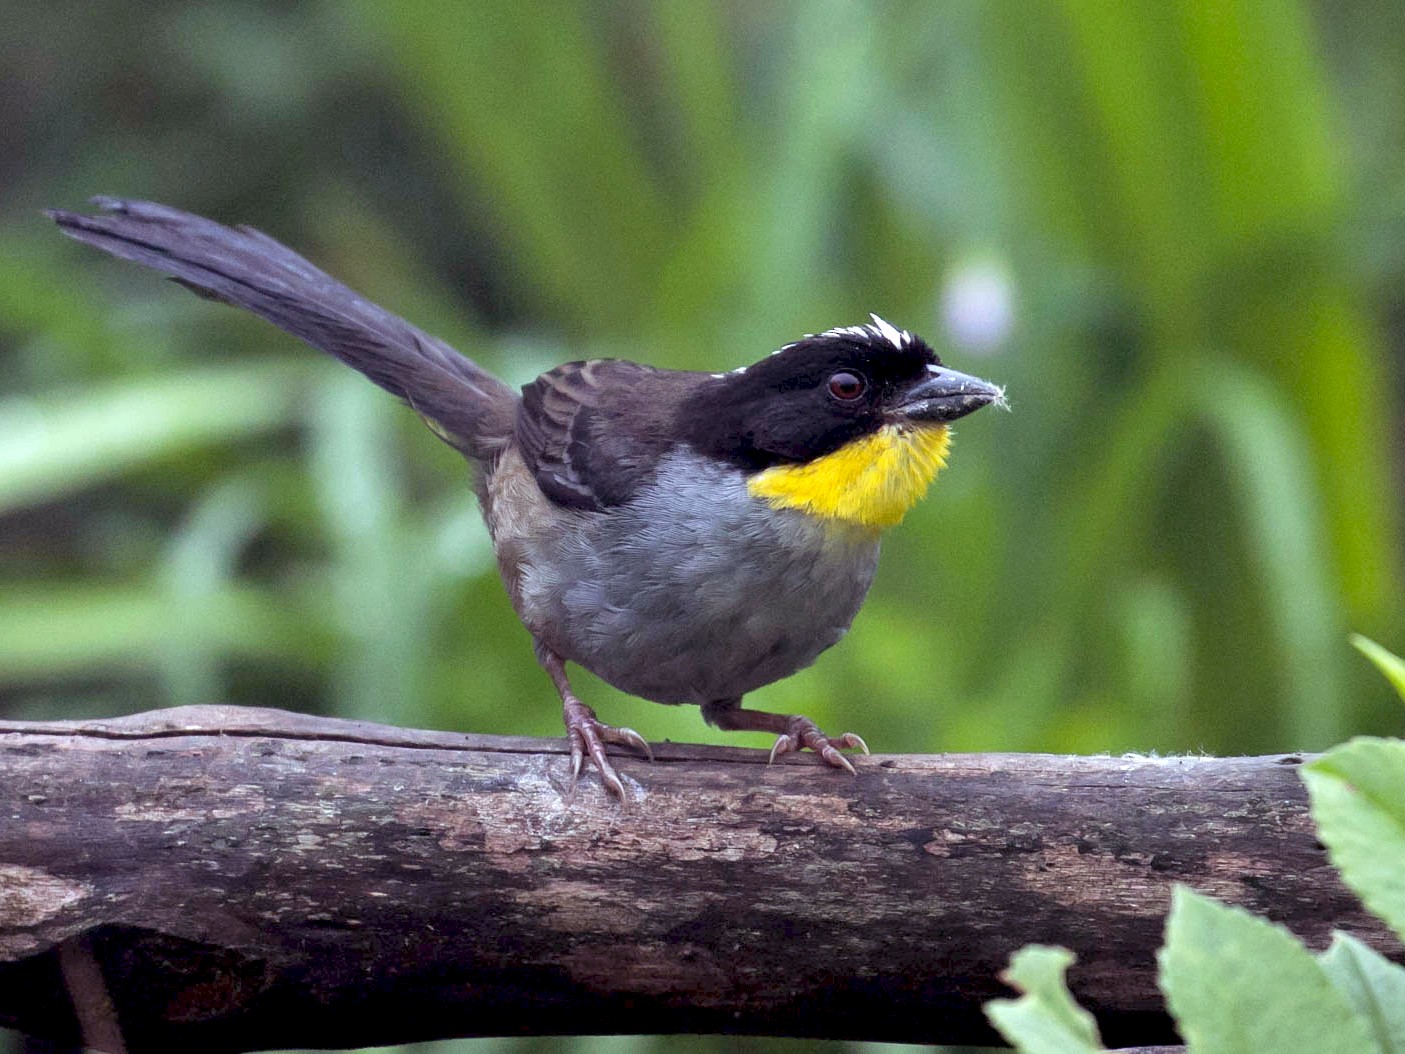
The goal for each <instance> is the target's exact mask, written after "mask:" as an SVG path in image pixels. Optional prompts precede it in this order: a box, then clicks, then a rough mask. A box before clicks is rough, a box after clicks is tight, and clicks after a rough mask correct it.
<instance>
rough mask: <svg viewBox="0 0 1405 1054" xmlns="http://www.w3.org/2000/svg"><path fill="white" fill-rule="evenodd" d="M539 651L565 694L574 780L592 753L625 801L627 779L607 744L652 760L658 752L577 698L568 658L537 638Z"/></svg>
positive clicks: (563, 711)
mask: <svg viewBox="0 0 1405 1054" xmlns="http://www.w3.org/2000/svg"><path fill="white" fill-rule="evenodd" d="M536 651H537V660H538V661H539V662H540V663H541V664H542V666H543V667H544V668H545V669H546V672H547V674H548V675H549V676H550V677H551V683H552V684H554V685H556V691H557V694H558V695H560V696H561V715H562V717H564V718H565V720H566V735H567V736H568V737H569V738H570V741H571V782H572V783H574V782H575V781H576V778H577V777H578V776H579V775H580V774H581V764H582V762H584V760H585V755H586V754H589V755H590V760H591V761H593V762H595V767H596V768H597V769H599V770H600V779H601V782H603V783H604V784H605V786H606V787H608V788H609V789H610V790H611V791H613V792H614V793H615V795H616V796H618V797H619V799H620V800H621V801H624V799H625V793H624V783H623V782H621V781H620V777H619V774H618V773H616V772H615V767H614V766H613V765H611V764H610V761H609V759H608V758H607V757H606V756H605V744H606V743H617V744H619V745H621V746H627V747H633V748H634V749H635V750H638V751H640V752H641V753H643V754H644V755H645V756H646V757H648V759H649V760H650V761H653V760H654V752H653V751H652V750H650V749H649V744H648V743H647V742H645V740H644V737H643V736H641V735H640V734H639V733H638V732H636V731H634V729H632V728H615V727H614V726H612V725H607V724H605V723H604V722H603V721H601V720H600V719H599V718H597V717H596V716H595V711H594V710H592V709H591V708H590V707H588V706H586V704H585V703H583V702H581V701H580V700H579V699H578V698H576V693H575V692H573V691H571V682H570V681H568V680H567V679H566V661H565V660H564V659H562V658H561V656H559V655H557V654H556V653H555V652H554V651H552V650H551V649H550V648H548V647H547V646H546V645H544V644H542V643H541V642H540V641H537V642H536Z"/></svg>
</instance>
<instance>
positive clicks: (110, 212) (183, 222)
mask: <svg viewBox="0 0 1405 1054" xmlns="http://www.w3.org/2000/svg"><path fill="white" fill-rule="evenodd" d="M93 202H94V204H96V205H98V206H99V207H100V208H101V209H103V211H104V214H103V215H97V216H91V215H85V214H82V213H76V212H68V211H65V210H63V209H52V210H49V211H48V212H47V213H46V214H47V215H48V216H49V217H50V218H51V219H53V220H54V222H56V223H57V224H58V225H59V226H60V227H61V228H62V229H63V232H64V233H65V234H67V235H68V236H69V237H71V238H75V239H77V240H78V241H81V242H86V243H87V244H89V245H92V246H95V247H97V248H99V249H102V250H104V251H105V252H108V253H111V254H112V255H113V256H118V257H121V258H122V259H124V260H131V261H133V262H135V263H139V264H142V265H143V266H146V267H150V268H152V269H154V270H157V271H161V272H162V273H164V274H166V275H168V276H170V277H171V278H172V279H174V280H175V281H177V282H179V283H180V284H181V285H183V286H185V287H186V288H188V289H190V290H192V291H193V292H195V293H198V294H199V295H201V296H204V297H208V298H210V299H213V300H220V301H223V302H224V303H227V304H233V305H235V306H236V307H242V308H245V309H246V310H249V311H252V312H253V313H254V314H256V315H259V316H261V317H263V318H266V319H267V320H268V321H270V322H272V323H273V324H274V325H275V326H278V327H279V328H280V329H285V330H287V331H288V332H289V333H291V334H293V335H294V336H297V337H301V338H302V339H303V340H305V341H307V343H309V344H311V345H312V346H313V347H316V348H320V349H321V350H323V351H325V352H327V353H328V354H330V355H333V356H335V357H336V358H338V359H340V360H341V361H342V362H344V363H346V364H347V365H348V366H351V367H353V368H355V369H357V370H359V371H360V372H362V373H364V374H365V375H366V376H367V377H369V378H370V379H371V380H372V381H374V382H375V383H376V384H378V385H380V386H381V387H382V388H384V389H385V390H386V391H388V392H391V393H393V394H395V395H397V396H399V397H400V398H402V399H404V400H405V401H406V402H407V403H409V404H410V405H411V406H412V407H414V409H415V410H416V411H418V412H419V414H420V415H421V416H422V417H424V418H425V419H426V420H428V421H429V423H430V425H431V427H433V428H434V430H435V432H437V433H438V434H439V435H440V436H441V437H442V438H443V439H444V440H445V441H446V442H448V443H450V444H451V445H453V446H454V447H456V448H458V449H459V450H461V451H463V453H464V454H466V455H467V456H468V457H470V458H473V459H476V460H487V459H489V458H491V457H492V456H493V455H494V454H495V453H496V452H497V451H498V450H500V449H501V448H502V446H503V444H504V443H505V442H506V441H507V440H508V438H509V437H510V436H511V435H512V429H513V422H514V418H515V414H516V405H517V400H518V395H517V393H516V392H514V391H513V390H512V389H511V388H510V387H508V386H507V385H506V384H504V383H503V382H502V381H500V380H498V379H497V378H496V377H494V376H493V375H492V374H491V373H489V372H488V371H486V370H484V369H483V368H482V367H480V366H478V365H477V364H476V363H474V362H473V361H472V360H471V359H468V358H466V357H464V356H463V355H461V354H459V353H458V352H457V351H455V350H454V349H453V348H451V347H450V346H449V345H447V344H445V343H444V342H443V341H441V340H439V339H438V338H436V337H432V336H430V335H429V334H427V333H424V332H422V331H421V330H419V329H416V328H415V327H414V326H412V325H410V324H409V323H408V322H406V321H405V320H404V319H402V318H399V317H398V316H396V315H393V314H391V313H390V312H389V311H386V310H385V309H384V308H382V307H380V306H378V305H376V304H373V303H371V302H370V301H369V300H366V299H364V298H363V297H361V296H359V295H357V294H356V293H355V292H353V291H352V290H350V289H348V288H347V287H346V286H344V285H342V284H341V283H340V282H338V281H336V279H334V278H332V277H330V276H329V275H327V274H325V273H324V272H322V271H320V270H318V269H317V268H316V267H314V266H313V265H312V264H311V263H309V262H308V261H307V260H305V259H303V258H302V257H301V256H299V255H298V254H297V253H295V252H293V251H292V250H291V249H289V248H288V247H287V246H285V245H283V244H281V243H280V242H277V241H275V240H274V239H273V238H270V237H269V236H268V235H266V234H264V233H262V232H261V231H256V230H254V229H253V228H250V227H238V228H230V227H226V226H224V225H223V224H219V223H216V222H214V221H213V220H207V219H205V218H204V217H201V216H196V215H193V214H191V213H188V212H181V211H180V210H178V209H173V208H169V207H168V206H165V205H157V204H154V203H152V202H145V201H124V200H119V199H115V198H94V199H93Z"/></svg>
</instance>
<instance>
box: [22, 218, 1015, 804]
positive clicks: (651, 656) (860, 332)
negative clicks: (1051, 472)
mask: <svg viewBox="0 0 1405 1054" xmlns="http://www.w3.org/2000/svg"><path fill="white" fill-rule="evenodd" d="M92 202H93V204H94V205H95V206H97V208H98V210H99V211H98V212H97V213H91V212H74V211H68V210H64V209H50V210H46V215H47V216H49V217H50V218H51V219H52V220H54V221H55V222H56V223H57V224H58V226H59V228H60V229H61V230H62V231H63V233H65V234H67V235H69V236H70V237H72V238H75V239H77V240H78V241H80V242H84V243H86V244H88V245H91V246H94V247H96V248H98V249H101V250H104V251H106V252H108V253H110V254H111V255H113V256H116V257H119V258H122V259H125V260H129V261H133V262H135V263H138V264H141V265H144V266H146V267H148V268H152V269H154V270H156V271H158V272H161V273H163V274H165V275H167V276H168V277H170V278H171V279H173V280H174V281H176V282H177V283H179V284H180V285H183V286H185V287H187V288H188V289H190V290H192V291H193V292H195V293H197V294H199V295H201V296H204V297H206V298H209V299H213V300H217V301H223V302H225V303H227V304H231V305H234V306H236V307H240V308H244V309H246V310H248V311H251V312H253V313H254V314H256V315H259V316H261V317H263V318H265V319H267V320H268V321H269V322H272V323H273V324H274V325H275V326H278V327H280V328H281V329H283V330H285V331H287V332H288V333H291V334H292V335H294V336H297V337H300V338H301V339H302V340H304V341H306V342H307V343H308V344H311V345H313V346H314V347H316V348H319V349H321V350H322V351H324V352H327V353H329V354H331V355H332V356H334V357H335V358H337V359H339V360H340V361H342V362H343V363H345V364H347V365H348V366H351V367H352V368H354V369H356V370H358V371H360V372H361V373H362V374H364V375H365V376H366V377H367V378H369V379H370V380H371V381H373V382H374V383H375V384H377V385H379V386H380V387H381V388H383V389H385V390H387V391H389V392H390V393H392V394H393V395H395V396H398V397H399V398H400V399H401V400H403V401H404V402H405V403H407V404H408V405H409V406H410V408H411V409H413V410H414V411H415V412H416V413H417V414H419V415H420V417H422V418H423V419H424V420H425V422H426V423H427V424H428V425H429V427H430V428H431V429H432V430H433V431H434V432H435V433H436V434H437V435H438V436H439V437H440V438H441V439H443V440H444V441H445V442H446V443H448V444H449V445H450V446H451V447H453V448H454V449H456V450H457V451H459V452H460V453H461V454H462V455H463V457H464V458H465V459H467V461H468V463H469V465H470V466H471V468H472V479H473V487H474V490H475V493H476V495H477V498H478V502H479V506H480V509H481V511H482V515H483V519H484V521H485V523H486V525H487V530H488V533H489V535H490V536H491V539H492V544H493V550H494V553H495V556H496V560H497V564H498V569H499V571H500V573H501V577H502V580H503V584H504V585H505V587H506V589H507V592H508V595H509V597H510V598H511V602H512V606H513V608H514V610H515V611H516V613H517V615H518V617H519V618H520V619H521V621H522V623H523V625H524V626H525V627H526V629H527V631H528V633H529V634H530V635H531V638H532V643H533V647H534V650H535V653H536V658H537V660H538V662H539V663H540V664H541V666H542V667H543V668H544V669H545V671H546V673H547V675H548V676H549V677H550V679H551V681H552V683H553V685H554V686H555V688H556V692H557V694H558V696H559V697H560V701H561V707H562V716H563V719H564V722H565V726H566V731H567V735H568V738H569V744H570V753H571V785H572V786H575V784H576V782H577V780H578V778H579V776H580V773H581V770H582V764H583V761H584V759H585V758H587V757H588V758H589V759H590V761H591V763H592V764H593V765H594V768H595V770H596V771H597V772H598V774H599V777H600V779H601V781H602V782H603V784H604V785H605V787H606V788H608V790H609V791H610V792H612V793H613V794H614V795H615V796H616V797H617V798H619V799H620V800H621V801H624V800H626V799H627V795H626V791H625V787H624V783H623V781H622V780H621V778H620V776H619V774H618V772H617V771H616V769H615V766H614V764H613V763H612V762H611V761H610V759H609V756H608V754H607V750H606V748H607V745H608V746H624V747H627V748H631V749H633V750H635V751H637V752H639V753H640V754H642V755H645V756H648V757H649V758H651V759H652V751H651V749H650V747H649V744H648V743H647V741H646V740H645V739H644V738H643V737H642V736H641V735H639V733H637V732H635V731H634V730H633V729H630V728H624V727H615V726H612V725H608V724H606V723H605V722H603V721H601V720H600V719H599V717H598V716H597V715H596V713H595V711H594V710H593V709H592V708H591V707H590V706H588V705H587V704H586V703H584V702H582V701H581V699H580V698H579V697H578V696H577V695H576V693H575V691H574V689H573V688H572V687H571V683H570V681H569V679H568V677H567V672H566V664H567V663H568V662H569V663H574V664H575V665H577V666H580V667H582V668H584V669H586V670H589V671H590V672H592V673H594V674H595V675H596V676H598V677H600V678H601V679H603V680H604V681H606V682H608V683H609V684H612V685H614V686H615V687H617V688H619V689H621V690H622V691H624V692H626V693H628V694H631V695H635V696H639V697H641V698H644V699H649V700H653V701H655V702H659V703H665V704H695V705H697V706H699V707H700V708H701V711H702V717H703V719H704V720H705V721H706V722H708V723H709V724H711V725H713V726H716V727H717V728H719V729H723V730H728V731H760V732H768V733H772V734H774V735H775V736H776V739H775V741H774V745H773V747H772V749H771V754H770V760H771V761H775V759H776V758H777V757H778V756H781V755H783V754H787V753H791V752H795V751H801V750H806V749H808V750H810V751H813V752H814V753H815V754H817V755H818V756H819V758H820V760H822V761H823V762H824V763H827V764H828V765H830V766H833V767H835V768H838V769H844V770H847V771H848V772H849V773H855V769H854V767H853V764H852V763H851V761H850V760H849V758H848V757H847V756H845V754H844V753H842V751H845V750H861V751H862V752H863V753H865V754H866V753H868V746H867V744H866V743H865V742H864V740H863V739H862V737H860V736H858V735H856V734H855V733H853V732H845V733H843V734H842V735H837V736H828V735H826V734H825V733H824V732H823V731H821V730H820V728H819V727H818V726H817V725H816V724H815V722H814V721H812V720H811V719H809V718H808V717H805V716H803V715H799V714H776V713H768V712H764V711H760V710H751V709H746V708H743V706H742V705H741V704H742V699H743V697H744V696H745V695H746V694H747V693H749V692H752V691H754V690H756V689H758V688H761V687H762V686H764V685H767V684H770V683H772V682H774V681H777V680H780V679H781V678H784V677H787V676H789V675H790V674H792V673H794V672H795V671H797V670H799V669H802V668H804V667H806V666H809V665H810V664H811V663H813V662H814V661H815V659H816V658H817V657H818V656H819V655H820V654H821V653H822V652H824V651H825V650H826V649H828V648H830V647H831V646H833V645H834V644H837V643H838V642H839V640H840V639H841V638H842V637H843V636H844V635H845V633H846V632H847V631H848V629H849V626H850V624H851V623H852V621H853V619H854V617H855V615H856V614H857V613H858V611H859V608H860V606H861V605H862V603H863V601H864V599H865V597H866V596H867V594H868V591H869V587H870V585H871V584H872V582H873V578H874V574H875V571H876V569H877V566H878V553H879V542H880V537H881V535H882V534H883V532H884V531H885V530H887V529H888V528H891V527H893V526H895V525H896V524H897V523H898V522H899V521H900V520H902V518H903V515H904V513H906V512H907V511H908V509H909V508H911V507H912V506H913V505H914V504H915V503H916V502H917V501H918V500H919V499H920V498H921V497H922V496H923V495H924V493H925V492H926V491H927V489H928V486H929V484H930V483H931V482H932V480H933V478H934V477H935V476H936V475H937V473H938V471H939V470H941V469H942V468H943V467H944V466H945V464H946V461H947V456H948V452H949V446H950V443H951V428H950V425H951V422H953V421H955V420H957V419H959V418H962V417H964V416H966V415H967V414H970V413H972V412H974V411H975V410H978V409H980V408H981V407H983V406H987V405H990V404H992V403H994V404H997V405H1002V406H1003V405H1006V404H1005V393H1004V390H1003V388H1001V387H1000V386H998V385H995V384H992V383H990V382H988V381H984V380H981V379H980V378H977V377H974V376H971V375H968V374H965V373H961V372H959V371H957V370H954V369H951V368H949V367H948V366H946V365H945V364H944V363H943V362H942V361H941V359H940V357H939V356H938V355H937V354H936V352H935V351H933V349H932V347H931V346H930V345H929V344H928V343H927V342H926V341H924V340H922V339H921V338H920V337H918V336H916V335H914V334H913V333H911V332H909V331H908V330H906V329H900V328H899V327H897V326H895V325H893V324H891V323H889V322H887V321H885V320H884V319H883V318H881V317H879V316H878V315H876V314H875V315H871V316H870V319H871V321H869V322H867V323H863V324H859V325H846V326H839V327H836V328H832V329H827V330H823V331H820V332H817V333H814V334H810V335H808V336H805V337H803V338H801V339H799V340H796V341H794V342H792V343H789V344H786V345H784V346H783V347H781V348H779V349H778V350H775V351H773V352H770V353H769V354H767V355H765V356H764V357H762V358H761V359H760V360H759V361H757V362H754V363H750V364H748V365H744V366H739V367H737V368H735V369H732V370H730V371H727V372H721V373H708V372H701V371H689V370H671V369H663V368H659V367H656V366H649V365H645V364H643V363H639V362H632V361H628V360H625V359H609V358H602V359H591V360H586V361H576V362H568V363H565V364H564V365H561V366H558V367H556V368H554V369H551V370H548V371H547V372H545V373H543V374H542V375H541V376H539V377H537V378H536V379H535V380H533V381H531V382H530V383H528V384H525V385H523V386H522V388H521V390H520V392H519V391H517V390H514V389H513V388H512V387H511V386H509V385H508V384H507V383H505V382H504V381H502V380H500V379H499V378H497V377H496V376H494V375H493V374H492V373H490V372H489V371H488V370H486V369H484V368H483V367H482V366H480V365H479V364H477V363H476V362H474V361H473V360H472V359H470V358H468V357H467V356H465V355H463V354H461V353H459V352H458V351H456V350H455V349H454V348H452V347H450V346H449V345H448V344H446V343H444V342H443V341H441V340H439V339H437V338H435V337H433V336H430V335H429V334H427V333H425V332H423V331H421V330H419V329H417V328H416V327H415V326H413V325H411V324H410V323H409V322H406V321H405V320H403V319H401V318H399V317H398V316H396V315H394V314H392V313H391V312H389V311H387V310H385V309H384V308H381V307H380V306H378V305H376V304H374V303H372V302H371V301H369V300H367V299H365V298H364V297H362V296H360V295H359V294H357V293H356V292H353V291H352V290H351V289H349V288H348V287H346V286H345V285H343V284H342V283H340V282H338V281H337V280H336V279H334V278H332V277H330V276H329V275H327V274H325V273H324V272H323V271H321V270H319V269H318V268H317V267H315V266H314V265H313V264H311V263H309V262H308V261H307V260H306V259H304V258H303V257H302V256H300V255H298V254H297V253H295V252H293V251H292V250H291V249H289V248H287V247H285V246H284V245H283V244H282V243H280V242H278V241H276V240H275V239H273V238H271V237H269V236H268V235H266V234H264V233H262V232H261V231H258V230H256V229H253V228H251V227H247V226H237V227H230V226H226V225H224V224H221V223H218V222H216V221H214V220H210V219H206V218H204V217H201V216H198V215H195V214H192V213H189V212H184V211H181V210H179V209H175V208H172V207H169V206H165V205H160V204H156V203H153V202H146V201H137V200H126V199H118V198H110V197H98V198H93V199H92Z"/></svg>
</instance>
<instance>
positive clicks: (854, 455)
mask: <svg viewBox="0 0 1405 1054" xmlns="http://www.w3.org/2000/svg"><path fill="white" fill-rule="evenodd" d="M950 446H951V432H950V430H948V429H947V427H946V426H945V425H936V426H927V427H913V426H901V427H900V426H898V425H885V426H884V427H883V428H881V429H879V431H877V432H875V433H874V434H873V435H870V436H864V437H863V438H862V439H855V440H852V441H851V442H848V443H846V444H844V445H843V446H842V447H840V448H839V449H838V450H836V451H834V452H833V453H832V454H825V455H824V456H823V457H818V458H816V459H815V460H814V461H807V462H805V463H804V464H801V465H773V466H772V467H771V468H768V469H765V470H764V471H762V472H758V473H757V474H756V475H754V476H752V477H751V479H750V480H749V481H748V483H747V490H748V491H750V492H751V494H752V495H753V496H754V497H757V498H765V499H766V500H767V501H769V502H770V503H771V505H772V506H774V507H775V508H778V509H800V510H801V511H802V512H807V513H809V514H810V515H811V516H815V517H818V518H819V519H822V520H842V521H844V522H846V523H850V524H854V525H855V526H859V527H867V528H869V529H870V530H875V531H881V530H883V529H884V528H886V527H893V526H895V525H897V524H898V523H899V522H901V520H902V518H903V514H904V513H906V512H907V510H908V509H910V508H912V507H913V506H914V505H916V504H917V502H918V501H919V500H920V499H921V497H922V495H923V494H925V493H927V487H928V486H929V485H930V484H931V482H932V480H933V479H934V478H935V477H936V475H937V473H938V472H939V471H941V469H942V468H943V467H944V466H945V465H946V454H947V450H948V449H949V448H950Z"/></svg>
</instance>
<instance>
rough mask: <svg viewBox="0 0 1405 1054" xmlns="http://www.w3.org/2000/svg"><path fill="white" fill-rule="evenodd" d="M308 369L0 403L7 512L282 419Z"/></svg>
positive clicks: (172, 380)
mask: <svg viewBox="0 0 1405 1054" xmlns="http://www.w3.org/2000/svg"><path fill="white" fill-rule="evenodd" d="M307 373H308V367H307V365H306V364H305V363H299V364H296V365H291V364H288V363H284V362H279V361H274V362H262V363H258V364H256V365H244V366H237V367H223V368H220V369H206V370H191V371H189V372H183V373H180V374H178V375H173V376H163V377H154V378H150V379H148V380H141V381H132V382H127V383H123V384H120V385H114V386H112V387H109V388H107V389H100V390H98V391H95V392H91V393H83V394H74V395H67V396H44V397H40V398H34V399H9V400H6V401H5V402H0V435H3V436H4V437H5V442H4V443H3V444H0V514H3V513H5V512H8V511H10V510H12V509H15V508H18V507H20V506H24V505H32V504H36V503H39V502H44V501H52V500H54V499H56V498H59V497H62V496H63V495H65V494H68V493H70V492H72V491H75V490H78V489H80V488H82V487H87V486H91V485H93V484H95V483H100V482H104V481H107V480H111V479H113V478H116V477H118V476H121V475H122V474H123V473H125V472H128V471H131V470H132V469H135V468H139V467H144V466H147V465H151V464H155V463H157V462H159V461H162V460H166V459H173V458H177V457H180V456H182V455H185V454H189V453H190V452H192V451H194V450H198V449H200V448H202V447H206V446H210V445H214V444H218V443H227V442H230V441H232V440H236V439H243V438H245V437H247V436H250V435H257V434H259V433H262V432H268V431H271V430H273V429H276V428H281V427H284V426H286V425H288V424H289V423H291V422H292V421H293V420H294V419H295V418H296V416H297V412H298V406H299V399H298V395H299V390H300V387H301V386H300V385H299V384H297V383H296V381H297V380H298V379H299V378H301V377H305V376H306V375H307Z"/></svg>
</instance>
